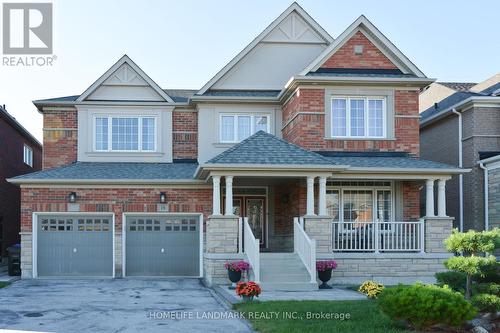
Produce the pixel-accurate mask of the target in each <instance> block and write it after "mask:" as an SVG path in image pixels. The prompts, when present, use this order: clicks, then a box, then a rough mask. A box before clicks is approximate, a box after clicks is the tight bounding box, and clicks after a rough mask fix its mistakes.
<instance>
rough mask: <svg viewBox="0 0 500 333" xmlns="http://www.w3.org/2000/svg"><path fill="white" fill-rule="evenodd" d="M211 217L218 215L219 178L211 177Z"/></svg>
mask: <svg viewBox="0 0 500 333" xmlns="http://www.w3.org/2000/svg"><path fill="white" fill-rule="evenodd" d="M212 182H213V194H212V195H213V198H212V215H220V176H212Z"/></svg>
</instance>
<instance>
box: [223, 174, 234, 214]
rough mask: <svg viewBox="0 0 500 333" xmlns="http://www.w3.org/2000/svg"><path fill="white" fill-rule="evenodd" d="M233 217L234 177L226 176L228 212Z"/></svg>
mask: <svg viewBox="0 0 500 333" xmlns="http://www.w3.org/2000/svg"><path fill="white" fill-rule="evenodd" d="M225 215H233V176H226V212H225Z"/></svg>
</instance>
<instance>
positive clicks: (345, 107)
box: [331, 97, 387, 138]
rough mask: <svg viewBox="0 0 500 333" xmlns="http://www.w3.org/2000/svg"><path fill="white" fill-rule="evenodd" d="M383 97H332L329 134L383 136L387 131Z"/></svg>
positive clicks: (367, 136)
mask: <svg viewBox="0 0 500 333" xmlns="http://www.w3.org/2000/svg"><path fill="white" fill-rule="evenodd" d="M386 113H387V111H386V100H385V97H334V98H332V117H331V122H332V123H331V136H332V137H334V138H383V137H385V136H386V133H387V128H386V127H387V126H386Z"/></svg>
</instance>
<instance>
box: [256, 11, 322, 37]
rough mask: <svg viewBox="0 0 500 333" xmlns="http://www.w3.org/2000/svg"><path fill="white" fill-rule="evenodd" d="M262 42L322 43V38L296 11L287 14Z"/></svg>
mask: <svg viewBox="0 0 500 333" xmlns="http://www.w3.org/2000/svg"><path fill="white" fill-rule="evenodd" d="M263 41H264V42H308V43H324V42H325V41H324V39H323V38H322V37H321V36H320V35H319V34H318V33H317V32H316V31H314V30H313V29H312V27H311V25H310V24H308V23H307V22H306V21H304V19H303V18H301V17H300V16H299V15H298V14H297V13H292V14H290V15H288V17H286V18H285V19H284V20H283V21H282V22H281V23H280V24H279V25H278V26H277V27H276V28H275V29H273V30H272V31H271V32H270V33H269V34H268V35H267V36H266V37H265V38H264V39H263Z"/></svg>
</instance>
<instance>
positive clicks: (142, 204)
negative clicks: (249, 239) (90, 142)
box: [21, 187, 212, 231]
mask: <svg viewBox="0 0 500 333" xmlns="http://www.w3.org/2000/svg"><path fill="white" fill-rule="evenodd" d="M70 192H76V194H77V196H78V199H77V203H78V204H80V211H82V212H96V211H102V212H114V213H115V225H116V230H121V225H122V221H121V219H122V213H124V212H156V209H157V206H156V205H157V203H158V200H159V197H160V192H165V193H166V195H167V202H168V208H169V211H170V212H189V213H203V214H204V216H205V218H206V217H207V216H208V215H210V214H211V212H212V189H210V188H206V189H170V188H160V187H159V188H97V189H91V188H77V187H76V188H64V189H61V188H22V189H21V231H31V222H32V213H33V212H65V211H66V210H67V202H68V201H67V196H68V194H69V193H70Z"/></svg>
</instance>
